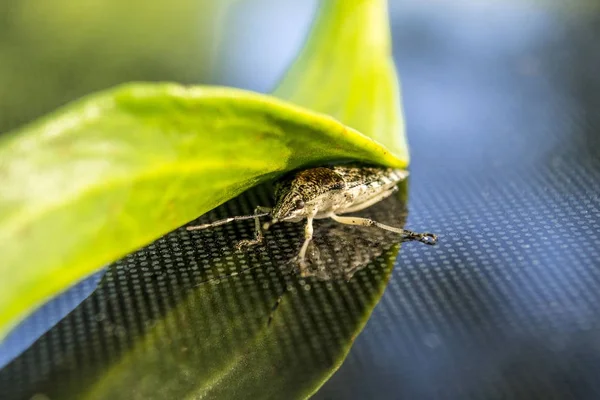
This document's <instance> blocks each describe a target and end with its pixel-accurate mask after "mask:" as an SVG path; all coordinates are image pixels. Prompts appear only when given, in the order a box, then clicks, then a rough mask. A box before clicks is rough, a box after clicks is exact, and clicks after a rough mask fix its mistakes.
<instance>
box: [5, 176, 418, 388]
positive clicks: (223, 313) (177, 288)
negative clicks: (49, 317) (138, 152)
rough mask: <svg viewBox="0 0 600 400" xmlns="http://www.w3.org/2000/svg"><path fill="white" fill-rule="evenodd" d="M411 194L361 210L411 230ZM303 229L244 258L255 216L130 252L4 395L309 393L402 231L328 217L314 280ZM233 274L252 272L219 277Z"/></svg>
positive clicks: (28, 356) (286, 228)
mask: <svg viewBox="0 0 600 400" xmlns="http://www.w3.org/2000/svg"><path fill="white" fill-rule="evenodd" d="M269 190H270V189H269V188H268V187H265V186H263V187H259V188H256V189H253V190H251V191H248V192H246V193H245V194H244V195H242V196H240V197H239V198H236V199H234V200H232V201H230V202H228V203H226V204H224V205H223V206H221V207H219V208H218V209H216V210H213V211H212V212H210V213H208V214H207V215H205V216H203V217H202V218H201V221H202V222H207V221H211V220H215V219H218V218H222V217H224V216H229V215H239V214H244V213H249V212H251V210H252V208H253V207H254V206H255V205H256V204H261V205H269V204H270V200H269ZM405 195H406V184H404V185H403V186H402V190H400V195H398V196H392V197H390V198H388V199H386V200H384V201H383V202H381V203H380V204H377V205H375V206H373V207H371V208H369V209H368V210H365V211H363V212H361V213H358V214H360V215H363V216H367V217H370V218H373V219H375V220H378V221H381V222H385V223H387V224H390V225H394V226H403V225H404V222H405V219H406V208H405ZM302 228H303V225H302V224H300V223H298V224H292V223H288V224H285V223H283V224H279V225H275V226H273V228H272V229H271V230H270V231H269V232H268V233H267V236H266V239H267V241H266V243H265V245H264V246H262V247H260V248H256V249H253V250H251V251H248V252H244V253H238V252H235V248H234V246H235V243H236V242H237V241H238V240H240V239H243V238H249V237H251V235H252V234H253V225H252V221H244V222H240V223H237V224H232V225H225V226H221V227H218V228H215V229H214V230H211V231H195V232H188V231H186V230H185V229H183V228H181V229H179V230H177V231H175V232H172V233H171V234H169V235H167V236H165V237H163V238H161V239H160V240H158V241H156V242H155V243H153V244H152V245H150V246H148V247H146V248H144V249H141V250H139V251H138V252H136V253H133V254H131V255H129V256H127V257H125V258H123V259H122V260H120V261H118V262H117V263H115V264H114V265H113V266H112V267H111V268H110V269H109V270H108V271H107V273H106V275H105V277H104V280H103V281H102V282H101V284H100V285H99V287H98V289H97V290H96V291H95V292H94V293H93V294H92V295H91V296H90V297H89V298H88V299H86V300H85V301H84V302H83V303H82V304H81V305H80V306H79V307H78V308H76V309H75V310H74V311H73V312H72V313H70V314H69V315H68V316H67V317H66V318H64V319H63V320H62V321H61V322H60V323H59V324H58V325H56V326H55V327H54V328H52V329H51V330H50V331H49V332H48V333H46V334H45V335H43V336H42V337H41V338H40V339H39V340H38V341H37V342H36V343H35V344H34V345H33V346H32V347H31V348H30V349H29V350H27V351H26V352H25V353H23V354H22V355H21V356H20V357H19V358H17V359H16V360H15V361H13V362H12V363H11V364H10V365H9V366H7V367H6V368H5V369H4V370H2V371H1V372H0V387H3V390H4V392H5V394H6V395H7V397H3V398H30V397H31V396H32V395H34V394H36V393H42V394H45V395H46V396H48V397H50V398H61V399H63V398H78V399H79V398H88V399H107V398H110V399H121V398H122V399H136V398H140V399H166V398H184V397H192V398H219V399H223V398H302V397H307V396H309V395H310V394H312V393H313V392H314V391H316V390H317V389H318V388H319V387H320V386H321V385H322V384H323V383H324V382H325V381H326V380H327V378H329V376H331V374H332V373H333V372H334V371H335V370H336V369H337V368H338V367H339V365H340V364H341V362H342V361H343V359H344V357H345V356H346V354H347V352H348V351H349V349H350V347H351V345H352V343H353V341H354V339H355V338H356V336H357V335H358V334H359V333H360V331H361V330H362V328H363V326H364V324H365V323H366V321H367V319H368V317H369V315H370V314H371V312H372V310H373V308H374V306H375V305H376V304H377V302H378V301H379V299H380V297H381V295H382V294H383V291H384V289H385V286H386V284H387V281H388V280H389V277H390V273H391V270H392V268H393V265H394V261H395V259H396V256H397V253H398V249H399V246H398V243H399V238H398V236H397V235H395V234H393V233H390V232H387V231H382V230H378V229H377V228H365V227H354V226H345V225H339V224H337V223H335V222H334V221H329V220H318V221H316V223H315V235H314V236H315V240H314V243H315V244H314V246H313V249H312V251H311V253H310V254H311V260H312V262H313V267H314V271H315V276H314V277H310V278H305V279H301V278H299V277H298V276H297V275H295V274H294V273H293V269H294V268H293V264H291V263H290V262H289V260H291V259H292V258H293V257H294V256H295V255H296V253H297V251H298V249H299V247H300V245H301V242H302V233H303V229H302ZM234 271H237V272H240V273H239V275H237V276H233V277H227V278H222V279H215V278H218V277H219V276H222V275H224V274H231V273H232V272H234ZM350 278H351V279H350ZM282 293H285V295H284V296H283V301H282V302H281V305H280V306H279V307H278V309H277V310H276V312H275V315H274V318H273V322H272V323H271V324H270V325H267V321H268V320H269V316H270V315H271V310H272V308H273V305H274V304H275V303H276V301H277V299H278V298H279V297H280V295H281V294H282Z"/></svg>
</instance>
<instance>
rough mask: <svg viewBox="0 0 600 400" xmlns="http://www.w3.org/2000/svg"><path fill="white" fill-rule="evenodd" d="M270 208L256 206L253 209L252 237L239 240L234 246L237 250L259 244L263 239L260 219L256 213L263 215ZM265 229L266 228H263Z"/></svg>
mask: <svg viewBox="0 0 600 400" xmlns="http://www.w3.org/2000/svg"><path fill="white" fill-rule="evenodd" d="M270 211H271V209H270V208H269V207H261V206H258V207H256V208H255V209H254V239H252V240H248V239H246V240H240V241H239V242H238V243H237V244H236V245H235V247H236V248H237V249H238V250H241V249H242V248H244V247H250V246H255V245H257V244H261V243H262V242H263V240H264V238H265V237H264V235H263V231H262V229H261V225H260V219H259V217H258V215H263V214H264V213H266V212H270ZM265 230H266V229H265Z"/></svg>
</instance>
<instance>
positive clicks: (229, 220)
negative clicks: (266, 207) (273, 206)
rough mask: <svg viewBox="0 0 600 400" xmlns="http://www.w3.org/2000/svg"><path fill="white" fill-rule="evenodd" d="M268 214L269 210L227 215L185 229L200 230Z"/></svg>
mask: <svg viewBox="0 0 600 400" xmlns="http://www.w3.org/2000/svg"><path fill="white" fill-rule="evenodd" d="M269 214H271V212H270V211H269V212H263V213H258V214H253V215H240V216H238V217H229V218H225V219H221V220H219V221H215V222H211V223H209V224H202V225H194V226H188V227H186V228H185V229H187V230H188V231H197V230H201V229H208V228H214V227H215V226H220V225H225V224H228V223H230V222H233V221H243V220H246V219H254V218H261V217H266V216H267V215H269Z"/></svg>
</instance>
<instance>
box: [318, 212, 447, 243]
mask: <svg viewBox="0 0 600 400" xmlns="http://www.w3.org/2000/svg"><path fill="white" fill-rule="evenodd" d="M329 216H330V217H331V219H333V220H334V221H336V222H339V223H340V224H346V225H359V226H376V227H378V228H381V229H385V230H386V231H391V232H396V233H399V234H401V235H403V236H404V237H405V238H406V239H408V240H418V241H419V242H421V243H425V244H431V245H433V244H436V243H437V235H435V234H433V233H416V232H413V231H409V230H406V229H401V228H395V227H393V226H389V225H385V224H382V223H381V222H377V221H373V220H372V219H368V218H360V217H340V216H339V215H335V214H330V215H329Z"/></svg>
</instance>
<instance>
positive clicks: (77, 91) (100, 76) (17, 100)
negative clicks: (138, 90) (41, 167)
mask: <svg viewBox="0 0 600 400" xmlns="http://www.w3.org/2000/svg"><path fill="white" fill-rule="evenodd" d="M233 1H234V0H219V1H214V0H171V1H146V0H128V1H123V0H81V1H72V0H43V1H39V0H2V1H1V2H0V132H6V131H8V130H10V129H13V128H15V127H17V126H19V125H21V124H23V123H25V122H28V121H30V120H32V119H34V118H36V117H39V116H41V115H43V114H45V113H47V112H50V111H52V110H54V109H55V108H56V107H58V106H60V105H62V104H64V103H66V102H68V101H70V100H73V99H75V98H78V97H80V96H82V95H85V94H87V93H91V92H94V91H97V90H100V89H104V88H107V87H111V86H114V85H116V84H119V83H122V82H128V81H165V80H168V81H176V82H180V83H210V82H212V81H213V80H214V78H213V77H214V70H215V60H216V56H215V54H216V52H215V51H216V49H217V47H218V43H219V38H220V36H221V33H222V29H221V28H222V24H220V23H219V22H220V20H221V18H222V16H223V15H225V13H226V12H227V9H228V8H229V6H230V4H231V3H232V2H233Z"/></svg>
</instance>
